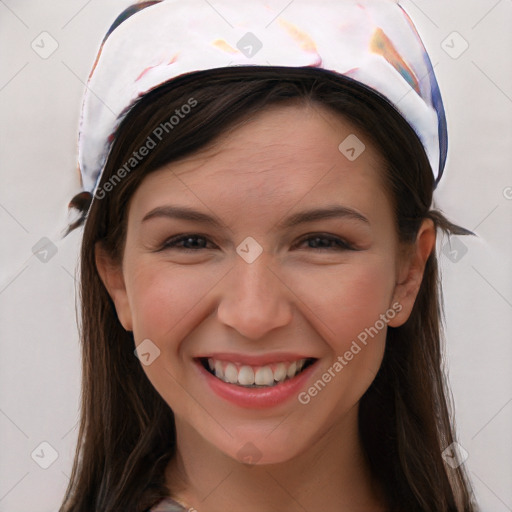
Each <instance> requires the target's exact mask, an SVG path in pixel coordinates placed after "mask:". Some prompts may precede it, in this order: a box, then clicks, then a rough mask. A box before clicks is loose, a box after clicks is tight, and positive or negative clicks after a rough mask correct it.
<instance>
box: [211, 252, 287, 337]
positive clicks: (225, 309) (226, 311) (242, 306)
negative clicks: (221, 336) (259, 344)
mask: <svg viewBox="0 0 512 512" xmlns="http://www.w3.org/2000/svg"><path fill="white" fill-rule="evenodd" d="M226 277H227V279H225V280H223V281H224V284H223V288H222V292H221V296H220V298H219V305H218V309H217V318H218V320H219V321H220V322H221V323H222V324H224V325H227V326H229V327H232V328H233V329H236V330H237V331H238V332H239V333H240V335H241V336H243V337H245V338H246V339H253V340H257V339H260V338H262V337H263V336H265V335H267V334H268V333H269V332H270V331H272V330H274V329H277V328H279V327H284V326H286V325H288V324H289V323H290V322H291V320H292V316H293V312H292V303H291V301H290V298H291V295H292V294H291V292H290V290H289V288H288V287H287V286H286V283H285V282H283V279H282V278H281V276H279V272H278V271H277V270H276V269H274V268H270V266H269V265H268V261H267V259H266V258H265V257H264V255H263V254H262V255H261V256H260V257H259V258H257V259H256V260H255V261H254V262H252V263H247V262H246V261H244V260H243V259H242V258H238V259H237V261H236V263H235V266H234V268H233V269H232V270H231V272H229V274H228V276H226Z"/></svg>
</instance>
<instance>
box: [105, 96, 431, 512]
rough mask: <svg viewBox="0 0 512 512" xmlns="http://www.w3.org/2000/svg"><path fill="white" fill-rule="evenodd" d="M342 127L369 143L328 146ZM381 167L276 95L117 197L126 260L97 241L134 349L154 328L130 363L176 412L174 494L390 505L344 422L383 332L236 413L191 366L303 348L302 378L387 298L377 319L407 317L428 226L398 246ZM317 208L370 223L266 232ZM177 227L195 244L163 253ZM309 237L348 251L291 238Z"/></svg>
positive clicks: (338, 351)
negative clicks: (293, 394)
mask: <svg viewBox="0 0 512 512" xmlns="http://www.w3.org/2000/svg"><path fill="white" fill-rule="evenodd" d="M350 134H355V135H356V136H357V137H358V138H359V139H360V140H361V141H363V142H364V144H365V146H366V149H365V151H363V153H362V154H361V155H360V156H359V157H358V158H357V159H356V160H354V161H349V160H348V159H347V158H346V157H345V156H344V155H343V154H342V153H341V152H340V151H339V149H338V145H339V144H340V143H341V142H342V141H343V140H344V139H345V138H346V137H347V136H348V135H350ZM381 166H382V161H381V157H380V155H379V154H378V153H377V152H376V150H375V149H374V148H373V146H372V144H371V142H370V141H369V140H367V138H366V137H365V136H364V135H363V134H362V133H360V132H359V131H358V130H356V129H355V128H354V127H353V126H351V124H350V123H348V122H347V121H346V120H344V119H343V118H341V117H340V116H338V115H334V114H333V113H331V112H330V111H329V110H327V109H325V108H324V107H321V106H319V105H311V106H307V107H305V106H296V105H291V106H290V105H288V106H278V107H272V108H270V109H267V110H265V111H263V112H261V113H258V115H256V116H254V117H252V118H250V119H249V120H247V121H246V122H245V123H244V124H242V125H241V126H238V127H237V128H236V129H233V130H231V131H230V132H228V134H227V135H224V136H223V137H221V138H219V139H218V140H217V141H216V144H215V145H213V146H211V147H209V148H208V149H207V150H204V151H201V152H199V153H197V154H195V155H194V156H193V157H188V158H184V159H182V160H180V161H178V162H174V163H172V164H171V165H168V166H165V167H164V168H162V169H159V170H157V171H155V172H153V173H151V174H150V175H148V176H147V177H146V178H145V179H144V180H143V182H142V183H141V185H140V186H139V188H138V189H137V191H136V192H135V194H134V196H133V197H132V199H131V201H130V204H129V210H128V229H127V237H126V244H125V248H124V256H123V261H122V265H121V266H119V265H115V263H114V262H112V261H111V260H110V259H109V257H108V255H107V254H106V253H105V252H104V251H103V249H102V247H101V245H99V244H98V246H97V247H96V261H97V266H98V270H99V272H100V275H101V278H102V280H103V282H104V284H105V286H106V288H107V290H108V291H109V293H110V295H111V297H112V299H113V301H114V303H115V307H116V311H117V314H118V317H119V320H120V322H121V324H122V325H123V327H124V328H125V329H126V330H129V331H133V334H134V338H135V342H136V344H139V343H140V342H142V340H144V339H146V338H149V339H150V340H151V341H152V342H153V343H154V344H155V345H157V346H158V348H159V349H160V351H161V353H160V356H159V357H157V358H156V359H155V360H154V361H153V363H151V364H150V365H148V366H143V369H144V371H145V372H146V374H147V377H148V379H149V380H150V381H151V383H152V384H153V386H154V387H155V389H156V390H157V391H158V392H159V393H160V395H161V396H162V397H163V398H164V400H165V401H166V402H167V403H168V404H169V406H170V407H171V408H172V410H173V411H174V414H175V418H176V431H177V456H176V457H175V458H173V459H172V461H171V462H170V464H169V466H168V468H167V473H166V477H167V482H168V486H169V489H170V490H171V493H172V495H173V496H175V497H176V498H178V499H179V500H180V501H181V502H183V503H185V504H186V505H187V506H189V507H194V508H195V509H197V510H198V511H199V512H217V511H219V512H220V511H225V510H240V509H242V508H243V510H244V511H246V512H253V511H254V512H256V511H257V512H262V511H269V512H270V511H274V510H280V511H296V510H301V511H302V510H308V511H312V510H324V511H326V512H330V511H332V512H334V511H336V512H338V511H339V510H344V511H350V512H355V511H357V512H363V511H365V512H370V511H371V512H377V511H385V510H386V503H385V500H384V498H383V494H382V489H381V488H380V487H379V485H378V483H377V482H376V481H374V480H373V479H372V476H371V474H370V471H369V467H368V464H367V462H366V460H365V458H364V457H363V452H362V446H361V442H360V439H359V436H358V431H357V426H358V425H357V413H358V406H359V400H360V398H361V397H362V395H363V394H364V393H365V391H366V390H367V389H368V387H369V386H370V384H371V382H372V381H373V379H374V377H375V375H376V373H377V371H378V369H379V367H380V364H381V361H382V357H383V354H384V348H385V340H386V328H385V327H384V328H383V329H381V330H380V331H379V333H378V334H377V335H375V336H374V337H373V338H371V339H370V340H369V342H368V344H367V345H366V346H364V347H363V348H362V350H361V351H360V352H359V353H357V355H354V357H353V359H352V360H351V361H350V362H348V364H347V365H346V366H344V368H343V370H342V371H340V372H338V373H337V374H336V377H335V378H334V379H333V380H332V382H330V383H329V384H327V385H326V386H325V388H324V389H322V391H321V392H319V393H318V394H317V395H316V396H315V397H313V398H312V399H311V400H310V402H309V403H308V404H301V403H300V402H299V401H298V400H297V399H296V398H293V399H291V400H289V401H287V402H286V403H284V404H281V405H279V406H276V407H272V408H267V409H244V408H240V407H238V406H236V405H233V404H231V403H230V402H227V401H225V400H223V399H222V398H220V397H218V396H217V395H215V394H214V393H213V392H212V391H211V390H210V389H209V387H207V386H206V385H205V384H203V383H202V382H201V381H200V380H199V379H197V378H196V375H197V371H196V370H195V369H194V367H193V362H192V358H193V357H195V356H198V355H201V354H205V353H207V352H208V351H212V350H214V351H217V352H221V351H222V352H237V353H243V354H261V353H271V352H277V351H292V352H297V353H304V354H308V355H310V356H312V357H316V358H318V359H319V362H318V363H317V368H316V371H315V372H314V374H313V375H312V376H311V377H310V379H309V381H308V385H307V386H306V387H305V389H307V388H308V387H310V386H311V385H312V384H313V383H314V382H315V381H317V380H318V379H319V378H321V376H322V374H323V373H324V372H325V371H326V370H327V369H328V368H329V367H332V365H333V363H334V362H335V361H336V359H337V357H338V356H339V355H343V354H344V353H345V352H346V351H347V350H348V349H349V348H350V346H351V343H352V341H353V340H355V339H357V336H358V334H359V333H361V332H362V331H364V329H365V328H368V327H370V326H373V325H375V322H376V321H377V320H378V319H379V315H381V314H385V313H386V311H387V310H389V309H390V308H392V305H393V304H396V303H399V304H400V306H401V311H400V312H399V313H398V314H396V316H395V317H394V318H393V319H392V320H389V323H388V325H390V326H393V327H396V326H399V325H402V324H403V323H404V322H405V321H406V320H407V318H408V317H409V314H410V312H411V309H412V306H413V304H414V300H415V298H416V295H417V293H418V290H419V286H420V284H421V279H422V276H423V271H424V267H425V263H426V260H427V258H428V256H429V254H430V252H431V251H432V249H433V247H434V245H435V229H434V226H433V223H432V222H431V221H430V220H425V221H424V223H423V224H422V226H421V228H420V230H419V232H418V237H417V240H416V244H415V245H413V246H411V247H410V248H409V250H408V251H404V250H402V249H403V248H401V246H400V245H399V243H398V237H397V233H396V227H395V223H394V219H393V214H392V207H391V202H390V199H389V198H388V196H387V195H386V193H385V192H384V189H383V185H382V182H381V176H380V169H381ZM330 204H339V205H343V206H345V207H347V208H351V209H353V210H355V211H356V212H358V213H360V214H361V215H363V216H364V217H365V218H366V219H367V220H368V222H363V221H360V220H354V219H352V218H332V219H324V220H318V221H315V222H310V223H308V224H303V225H298V226H296V227H293V228H287V229H277V227H276V225H277V223H278V222H280V221H281V220H282V219H283V218H285V217H287V216H289V215H291V214H292V213H296V212H299V211H302V210H305V209H309V208H313V207H322V206H326V205H330ZM163 205H180V206H184V205H185V206H190V207H192V208H194V209H197V210H200V211H202V212H205V213H207V214H210V215H214V216H215V217H216V218H217V219H219V220H220V221H221V222H222V223H223V226H224V227H222V228H220V229H218V228H212V227H210V226H207V225H203V224H199V223H197V222H192V221H185V220H178V219H171V218H164V217H155V218H152V219H151V220H147V221H145V222H142V219H143V217H144V216H145V215H146V214H147V213H148V212H149V211H151V210H152V209H153V208H155V207H157V206H163ZM190 233H196V234H199V235H201V236H204V237H206V238H207V240H203V239H198V240H196V242H195V244H194V242H193V243H192V245H190V244H189V245H186V244H185V245H184V244H183V242H182V243H180V244H178V247H174V248H164V249H163V250H160V251H158V249H160V248H161V247H162V245H163V244H164V242H165V241H166V240H168V239H169V238H171V237H172V236H175V235H179V234H190ZM315 234H320V235H322V234H323V235H330V236H335V237H338V238H340V239H342V240H345V241H347V242H348V243H349V244H351V245H352V247H356V248H357V249H358V250H349V249H342V250H339V249H338V250H337V249H336V247H337V246H336V244H333V243H331V244H330V246H328V247H331V248H327V249H317V248H315V247H317V246H315V245H312V242H311V241H310V242H308V241H304V242H303V241H301V240H302V239H303V237H304V236H305V235H315ZM248 236H251V237H253V238H254V239H255V240H256V241H257V242H258V243H259V244H260V246H261V247H262V248H263V252H262V254H261V255H260V256H259V257H258V258H257V259H256V260H255V261H254V262H253V263H251V264H248V263H247V262H246V261H245V260H244V259H243V258H241V257H240V256H239V255H238V254H237V252H236V248H237V246H238V245H239V244H241V242H242V241H243V240H244V239H245V238H246V237H248ZM206 243H207V246H206V249H196V252H184V251H183V247H185V248H187V247H188V248H189V249H190V250H191V251H192V250H194V247H203V245H201V244H206ZM179 247H181V249H180V248H179ZM248 442H250V443H252V444H253V445H254V446H256V447H257V450H258V452H259V457H260V458H259V459H258V460H256V461H255V464H254V465H247V464H243V463H242V462H241V460H240V455H239V450H240V449H241V448H242V447H243V446H244V445H246V443H248Z"/></svg>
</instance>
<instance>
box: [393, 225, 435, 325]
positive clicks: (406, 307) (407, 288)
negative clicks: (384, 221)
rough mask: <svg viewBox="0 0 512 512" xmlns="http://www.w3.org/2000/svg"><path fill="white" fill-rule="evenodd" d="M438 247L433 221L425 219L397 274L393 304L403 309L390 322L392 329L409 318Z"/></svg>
mask: <svg viewBox="0 0 512 512" xmlns="http://www.w3.org/2000/svg"><path fill="white" fill-rule="evenodd" d="M435 245H436V229H435V225H434V222H433V221H432V219H425V220H424V221H423V222H422V224H421V226H420V228H419V230H418V234H417V236H416V242H415V244H414V246H413V247H412V248H411V249H410V250H409V251H408V252H407V254H405V255H402V257H401V261H400V263H399V269H398V273H397V282H396V284H395V290H394V293H393V300H392V304H394V303H398V304H400V305H401V307H402V308H401V309H400V310H399V312H398V314H397V315H396V316H395V317H394V318H393V319H391V320H390V321H389V322H388V325H390V326H391V327H400V326H401V325H403V324H404V323H405V322H406V321H407V319H408V318H409V316H410V314H411V311H412V308H413V306H414V302H415V301H416V297H417V295H418V292H419V289H420V286H421V282H422V280H423V273H424V271H425V265H426V263H427V260H428V258H429V256H430V254H431V252H432V251H433V250H434V248H435Z"/></svg>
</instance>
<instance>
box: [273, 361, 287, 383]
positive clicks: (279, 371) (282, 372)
mask: <svg viewBox="0 0 512 512" xmlns="http://www.w3.org/2000/svg"><path fill="white" fill-rule="evenodd" d="M285 379H286V366H285V365H284V363H278V364H277V366H276V369H275V370H274V380H275V381H277V382H283V381H284V380H285Z"/></svg>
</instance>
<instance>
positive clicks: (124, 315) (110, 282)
mask: <svg viewBox="0 0 512 512" xmlns="http://www.w3.org/2000/svg"><path fill="white" fill-rule="evenodd" d="M94 257H95V260H96V268H97V269H98V273H99V275H100V278H101V280H102V281H103V284H104V285H105V288H106V289H107V292H108V294H109V295H110V297H111V299H112V300H113V302H114V305H115V307H116V312H117V317H118V318H119V321H120V322H121V325H122V326H123V327H124V329H125V330H126V331H132V330H133V323H132V313H131V309H130V303H129V301H128V294H127V293H126V286H125V282H124V276H123V269H122V266H121V265H120V264H119V263H115V262H113V261H112V258H111V256H110V255H109V254H108V253H107V251H106V250H105V248H104V247H103V245H102V243H101V241H100V242H96V244H95V246H94Z"/></svg>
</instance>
